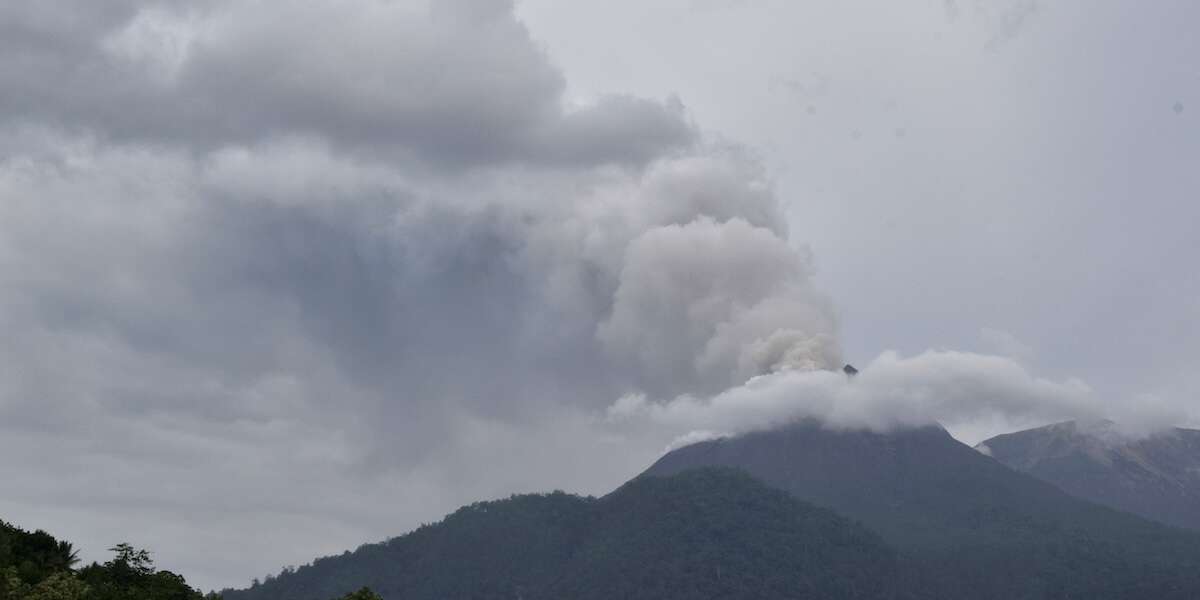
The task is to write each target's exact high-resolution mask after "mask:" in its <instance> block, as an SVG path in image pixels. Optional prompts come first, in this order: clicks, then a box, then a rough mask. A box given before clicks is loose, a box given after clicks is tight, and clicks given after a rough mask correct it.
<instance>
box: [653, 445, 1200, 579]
mask: <svg viewBox="0 0 1200 600" xmlns="http://www.w3.org/2000/svg"><path fill="white" fill-rule="evenodd" d="M710 466H723V467H735V468H740V469H744V470H745V471H747V472H748V473H750V474H751V475H753V476H754V477H756V478H758V479H759V480H761V481H763V482H766V483H768V484H770V485H772V486H775V487H777V488H779V489H782V490H785V491H787V492H789V493H791V494H792V495H793V496H795V497H796V498H798V499H801V500H804V501H808V502H812V503H814V504H816V505H819V506H825V507H828V508H831V509H833V510H835V511H837V512H839V513H841V514H844V515H846V516H848V517H851V518H853V519H857V520H859V521H861V522H862V523H863V524H864V525H866V526H867V527H868V528H870V529H872V530H874V531H876V532H878V533H880V534H881V535H882V536H883V538H884V539H885V540H886V541H888V542H890V543H891V544H892V545H893V546H894V547H896V548H897V549H898V550H899V551H900V552H901V553H902V554H903V555H904V556H905V557H908V558H911V559H912V560H914V561H916V562H917V563H919V564H922V565H925V566H926V568H927V569H928V570H929V571H931V572H933V573H935V574H936V577H937V578H938V580H939V584H940V586H941V587H940V590H941V592H942V593H943V594H945V595H946V596H948V597H953V598H967V597H969V598H976V599H983V598H997V599H999V598H1076V597H1078V598H1096V599H1099V598H1168V597H1170V598H1197V597H1200V536H1197V535H1193V534H1190V533H1188V532H1183V531H1178V530H1175V529H1173V528H1169V527H1166V526H1163V525H1160V524H1157V523H1153V522H1150V521H1147V520H1145V519H1142V518H1140V517H1137V516H1134V515H1131V514H1128V513H1124V512H1119V511H1116V510H1112V509H1110V508H1106V507H1103V506H1100V505H1097V504H1093V503H1090V502H1087V501H1084V500H1081V499H1078V498H1075V497H1073V496H1070V495H1068V494H1066V493H1065V492H1063V491H1061V490H1059V489H1058V488H1056V487H1054V486H1052V485H1050V484H1048V483H1045V482H1043V481H1041V480H1038V479H1036V478H1034V477H1031V476H1029V475H1025V474H1023V473H1019V472H1017V471H1015V470H1013V469H1010V468H1008V467H1006V466H1004V465H1002V464H1000V463H999V462H997V461H996V460H993V459H991V458H989V457H987V456H984V455H983V454H981V453H979V452H977V451H975V450H973V449H972V448H970V447H968V446H966V445H964V444H962V443H959V442H958V441H956V440H955V439H954V438H952V437H951V436H950V435H949V434H948V433H947V432H946V431H945V430H943V429H941V428H940V427H925V428H920V429H911V430H903V431H897V432H893V433H888V434H882V433H873V432H868V431H832V430H828V429H825V428H823V427H821V426H820V425H818V424H816V423H812V422H804V423H798V424H795V425H792V426H788V427H784V428H781V429H777V430H772V431H766V432H758V433H750V434H746V435H742V436H738V437H735V438H726V439H719V440H711V441H706V442H701V443H698V444H694V445H691V446H686V447H683V448H679V449H677V450H674V451H672V452H670V453H668V454H667V455H665V456H663V457H662V458H661V459H660V460H658V461H657V462H656V463H655V464H654V465H652V466H651V467H650V468H649V469H648V470H647V471H646V472H645V473H644V474H643V477H646V476H665V475H672V474H675V473H681V472H686V471H687V470H689V469H694V468H699V467H710Z"/></svg>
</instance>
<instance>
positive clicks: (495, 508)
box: [223, 469, 917, 600]
mask: <svg viewBox="0 0 1200 600" xmlns="http://www.w3.org/2000/svg"><path fill="white" fill-rule="evenodd" d="M911 579H912V576H911V575H909V574H908V573H907V572H906V570H904V569H903V568H902V565H901V563H900V559H899V558H898V556H897V553H896V552H895V551H894V550H892V549H891V548H889V547H888V546H887V545H886V544H885V543H884V542H883V541H882V540H881V539H880V538H879V537H878V536H877V535H875V534H874V533H872V532H870V531H868V530H866V529H865V528H863V527H862V526H860V525H857V524H855V523H852V522H850V521H849V520H847V519H845V518H843V517H840V516H838V515H836V514H834V513H833V512H831V511H828V510H825V509H820V508H817V507H814V506H812V505H809V504H806V503H804V502H800V501H798V500H796V499H795V498H792V497H791V496H789V495H788V494H786V493H783V492H781V491H778V490H775V489H771V488H769V487H767V486H765V485H763V484H762V483H760V482H758V481H755V480H753V479H752V478H750V477H749V476H747V475H745V474H744V473H741V472H738V471H734V470H730V469H701V470H689V471H688V472H686V473H681V474H678V475H674V476H670V477H663V478H658V477H645V478H640V479H637V480H635V481H632V482H630V483H628V484H626V485H625V486H623V487H621V488H620V489H618V490H616V491H615V492H613V493H611V494H609V495H607V496H605V497H603V498H600V499H595V498H582V497H579V496H573V495H568V494H564V493H561V492H556V493H553V494H547V495H526V496H514V497H512V498H509V499H507V500H500V501H494V502H480V503H477V504H472V505H470V506H468V507H465V508H462V509H460V510H458V511H457V512H455V513H454V514H452V515H450V516H448V517H446V519H445V520H443V521H441V522H440V523H437V524H434V525H428V526H424V527H421V528H420V529H417V530H416V531H413V532H412V533H409V534H408V535H404V536H401V537H398V538H394V539H392V540H389V541H387V542H383V543H380V544H371V545H366V546H362V547H360V548H359V549H358V550H356V551H354V552H348V553H346V554H343V555H341V556H336V557H329V558H322V559H318V560H316V561H315V562H314V563H313V564H312V565H310V566H305V567H301V568H299V569H297V570H295V571H288V572H284V573H283V574H281V575H279V576H278V577H274V578H271V579H269V580H268V581H267V582H265V583H262V584H259V585H257V586H255V587H252V588H250V589H247V590H240V591H235V590H226V591H225V592H223V595H224V597H225V600H282V599H287V600H328V599H330V598H334V597H337V596H340V595H342V594H345V593H346V592H348V591H351V590H354V589H358V588H360V587H361V586H364V585H367V586H370V587H371V588H372V589H373V590H375V591H376V592H378V593H379V594H380V595H381V596H382V597H383V598H387V599H389V600H400V599H403V600H419V599H427V598H428V599H438V600H452V599H459V598H462V599H466V598H471V599H480V600H482V599H492V598H495V599H517V598H523V599H526V600H537V599H547V600H548V599H561V598H571V599H573V600H592V599H595V600H600V599H610V598H626V599H631V600H632V599H639V598H645V599H657V600H670V599H673V598H680V599H684V598H686V599H699V598H746V599H751V598H755V599H772V598H780V599H782V598H814V599H816V598H830V599H835V598H862V599H885V598H905V597H914V598H915V597H917V596H916V595H912V594H904V593H901V592H902V590H901V588H904V587H906V586H912V589H916V587H915V585H914V584H912V583H911Z"/></svg>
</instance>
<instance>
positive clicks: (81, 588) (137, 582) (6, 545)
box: [0, 521, 211, 600]
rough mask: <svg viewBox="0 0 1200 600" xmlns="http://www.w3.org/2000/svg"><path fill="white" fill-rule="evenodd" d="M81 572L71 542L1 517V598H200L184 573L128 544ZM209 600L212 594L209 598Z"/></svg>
mask: <svg viewBox="0 0 1200 600" xmlns="http://www.w3.org/2000/svg"><path fill="white" fill-rule="evenodd" d="M110 550H111V551H112V552H113V553H114V554H115V556H114V557H113V559H112V560H110V561H108V562H106V563H104V564H98V563H92V564H91V565H88V566H86V567H84V568H82V569H80V570H79V571H78V572H76V571H75V570H74V566H75V564H76V563H78V562H79V559H78V555H77V553H76V551H75V548H74V547H73V546H72V545H71V543H70V542H66V541H60V540H56V539H54V537H53V536H51V535H50V534H48V533H46V532H44V531H35V532H32V533H30V532H28V531H25V530H23V529H20V528H17V527H14V526H12V525H9V524H7V523H4V522H2V521H0V600H201V599H203V598H204V596H203V595H201V593H200V592H199V591H197V590H194V589H192V588H191V587H189V586H188V585H187V582H186V581H184V578H183V577H181V576H179V575H176V574H174V573H171V572H170V571H158V570H156V569H155V568H154V562H153V561H152V560H151V558H150V553H149V552H147V551H146V550H140V549H137V548H134V547H133V546H130V545H129V544H118V545H117V546H115V547H113V548H111V549H110ZM210 600H211V599H210Z"/></svg>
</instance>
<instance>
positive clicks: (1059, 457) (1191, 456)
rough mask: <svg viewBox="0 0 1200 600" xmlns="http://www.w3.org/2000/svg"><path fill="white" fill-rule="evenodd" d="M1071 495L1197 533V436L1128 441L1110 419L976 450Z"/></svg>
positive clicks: (1061, 426)
mask: <svg viewBox="0 0 1200 600" xmlns="http://www.w3.org/2000/svg"><path fill="white" fill-rule="evenodd" d="M976 448H977V449H979V450H980V451H983V452H985V453H987V454H989V455H990V456H992V457H993V458H995V459H996V460H998V461H1000V462H1002V463H1004V464H1006V465H1008V466H1010V467H1012V468H1014V469H1017V470H1019V471H1023V472H1025V473H1028V474H1030V475H1033V476H1034V477H1037V478H1038V479H1041V480H1043V481H1047V482H1050V483H1052V484H1054V485H1056V486H1058V487H1060V488H1062V489H1063V490H1065V491H1067V492H1068V493H1070V494H1073V495H1075V496H1078V497H1080V498H1084V499H1087V500H1091V501H1093V502H1097V503H1100V504H1104V505H1106V506H1111V507H1114V508H1118V509H1121V510H1125V511H1129V512H1131V513H1134V514H1137V515H1141V516H1143V517H1146V518H1149V519H1155V520H1157V521H1161V522H1163V523H1168V524H1171V525H1176V526H1179V527H1186V528H1189V529H1195V530H1200V431H1197V430H1195V429H1178V428H1175V429H1170V430H1168V431H1165V432H1161V433H1158V434H1155V435H1152V436H1141V437H1130V436H1127V435H1123V434H1122V433H1120V431H1118V429H1117V427H1116V426H1115V424H1113V423H1112V422H1111V421H1101V422H1096V423H1079V422H1075V421H1068V422H1065V423H1057V424H1055V425H1048V426H1046V427H1039V428H1036V429H1029V430H1026V431H1020V432H1017V433H1010V434H1006V435H1000V436H996V437H994V438H991V439H989V440H987V441H985V442H983V443H982V444H979V445H978V446H976Z"/></svg>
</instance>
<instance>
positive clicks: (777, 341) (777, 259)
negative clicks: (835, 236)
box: [597, 217, 840, 393]
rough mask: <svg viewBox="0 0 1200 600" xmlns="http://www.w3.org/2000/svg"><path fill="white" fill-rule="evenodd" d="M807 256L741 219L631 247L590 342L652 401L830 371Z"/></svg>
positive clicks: (824, 323) (826, 321)
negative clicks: (627, 370) (621, 365)
mask: <svg viewBox="0 0 1200 600" xmlns="http://www.w3.org/2000/svg"><path fill="white" fill-rule="evenodd" d="M810 277H811V268H810V264H809V260H808V256H807V255H806V254H805V253H802V252H799V251H797V250H795V249H793V248H792V247H791V246H789V245H788V244H787V242H786V241H785V240H784V239H783V238H780V237H779V236H778V235H776V234H775V233H774V232H773V231H771V230H769V229H766V228H762V227H754V226H752V225H750V224H749V223H748V222H746V221H745V220H743V219H740V218H734V219H731V220H729V221H726V222H723V223H721V222H717V221H715V220H713V219H711V218H708V217H700V218H697V219H696V220H694V221H692V222H690V223H687V224H684V225H668V226H665V227H659V228H655V229H652V230H649V231H647V232H646V233H644V234H642V235H641V236H639V237H638V238H637V239H636V240H634V241H633V243H632V244H630V246H629V248H628V250H627V251H626V254H625V263H624V266H623V268H622V270H621V274H620V285H619V287H618V288H617V290H616V294H615V304H614V306H613V310H612V315H611V316H610V317H609V318H608V320H606V321H604V322H603V323H601V324H600V327H599V329H598V331H597V335H598V336H599V338H600V340H601V341H602V342H603V343H604V344H605V347H606V348H607V349H608V350H609V351H610V352H611V354H612V355H613V356H615V357H619V359H620V360H624V361H628V362H631V363H632V364H634V365H637V366H638V367H639V369H640V371H641V374H642V375H643V383H644V384H645V385H646V386H647V387H648V388H649V389H650V390H654V391H661V390H668V391H697V392H710V393H715V392H717V391H720V390H722V389H726V388H728V387H729V386H730V385H736V384H737V383H739V382H742V381H745V380H746V379H749V378H750V377H753V376H755V375H760V374H763V373H768V372H773V371H779V370H784V369H803V370H814V369H826V368H832V367H836V366H838V362H839V360H840V352H839V350H838V347H837V344H836V338H835V333H836V321H835V318H834V312H833V309H832V306H831V305H830V303H829V301H828V300H827V299H826V298H825V297H824V296H823V295H821V294H820V293H819V292H817V290H816V289H815V288H814V287H813V285H812V283H811V281H810Z"/></svg>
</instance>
